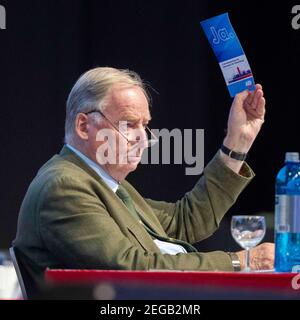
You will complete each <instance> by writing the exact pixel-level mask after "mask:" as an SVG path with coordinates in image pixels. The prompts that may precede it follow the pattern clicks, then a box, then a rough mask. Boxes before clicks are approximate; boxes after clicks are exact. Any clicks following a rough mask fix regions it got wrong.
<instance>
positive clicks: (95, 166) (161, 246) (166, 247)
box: [67, 144, 186, 255]
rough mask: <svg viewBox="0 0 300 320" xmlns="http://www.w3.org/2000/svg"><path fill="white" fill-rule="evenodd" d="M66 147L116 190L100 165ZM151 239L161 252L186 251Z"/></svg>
mask: <svg viewBox="0 0 300 320" xmlns="http://www.w3.org/2000/svg"><path fill="white" fill-rule="evenodd" d="M67 147H68V148H69V149H71V150H72V151H73V152H74V153H75V154H77V156H78V157H79V158H80V159H81V160H83V161H84V162H85V163H86V164H87V165H88V166H89V167H90V168H92V169H93V170H94V171H95V172H96V173H97V174H98V175H99V176H100V178H102V179H103V180H104V182H105V183H106V184H107V185H108V186H109V187H110V188H111V189H112V191H113V192H116V191H117V190H118V187H119V183H118V182H117V181H116V180H115V179H114V178H113V177H112V176H110V175H109V174H108V173H107V172H106V171H105V170H104V169H103V168H102V167H101V166H100V165H98V164H97V163H95V162H94V161H93V160H91V159H90V158H88V157H87V156H86V155H84V154H83V153H82V152H80V151H79V150H77V149H76V148H74V147H72V146H70V145H69V144H67ZM153 241H154V242H155V244H156V245H157V246H158V248H159V250H160V251H161V253H162V254H166V253H167V254H172V255H174V254H177V253H186V250H185V249H184V248H183V247H182V246H180V245H178V244H174V243H169V242H165V241H160V240H158V239H155V240H153Z"/></svg>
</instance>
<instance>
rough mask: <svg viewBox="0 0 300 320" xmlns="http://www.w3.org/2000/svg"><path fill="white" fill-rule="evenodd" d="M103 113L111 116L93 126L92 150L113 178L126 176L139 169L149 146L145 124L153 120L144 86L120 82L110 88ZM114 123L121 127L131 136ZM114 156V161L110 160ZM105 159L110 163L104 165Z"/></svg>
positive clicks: (94, 156)
mask: <svg viewBox="0 0 300 320" xmlns="http://www.w3.org/2000/svg"><path fill="white" fill-rule="evenodd" d="M102 112H103V114H104V116H105V118H107V119H105V118H104V119H103V120H102V121H101V123H100V125H97V124H96V123H94V124H93V125H91V127H90V134H89V140H88V143H89V148H90V151H91V152H92V156H93V158H94V160H96V161H97V162H98V163H100V164H101V165H102V166H103V167H104V168H105V169H106V171H107V172H108V173H110V174H111V175H112V176H113V177H115V176H119V177H124V178H125V177H126V176H127V174H128V173H129V172H131V171H133V170H135V169H136V167H137V165H138V163H139V162H140V161H141V157H142V152H143V150H144V149H145V148H146V147H147V145H146V144H145V142H144V143H143V142H141V141H146V140H147V136H146V133H145V126H146V125H147V124H148V122H149V121H150V119H151V116H150V112H149V106H148V101H147V99H146V96H145V94H144V93H143V90H142V89H141V88H140V87H138V86H132V85H118V86H114V87H112V89H111V90H110V92H109V94H108V96H107V97H106V99H105V103H104V105H103V109H102ZM120 122H121V124H122V125H120ZM113 125H114V126H115V127H117V128H119V130H120V131H121V132H122V133H123V134H124V135H125V136H126V137H127V139H126V138H125V137H124V136H123V135H122V134H120V133H119V132H118V131H117V130H116V129H115V128H114V126H113ZM107 133H109V136H108V137H107ZM107 139H108V140H107ZM128 140H129V142H128ZM111 156H113V161H110V159H111ZM103 158H105V159H106V160H107V162H108V163H105V164H103Z"/></svg>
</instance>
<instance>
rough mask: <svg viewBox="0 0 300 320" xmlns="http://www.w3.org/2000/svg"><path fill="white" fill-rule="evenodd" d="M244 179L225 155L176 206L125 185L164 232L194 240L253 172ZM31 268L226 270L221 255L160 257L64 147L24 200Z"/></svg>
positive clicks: (21, 235) (22, 224) (22, 245)
mask: <svg viewBox="0 0 300 320" xmlns="http://www.w3.org/2000/svg"><path fill="white" fill-rule="evenodd" d="M242 170H243V176H242V175H238V174H236V173H234V172H233V171H232V170H231V169H229V168H228V167H227V166H226V165H225V164H224V163H223V162H222V160H221V159H220V154H219V152H218V153H217V154H216V156H215V157H214V158H213V159H212V160H211V162H210V163H209V164H208V165H207V166H206V168H205V169H204V174H203V175H202V176H201V177H200V179H199V180H198V182H197V183H196V185H195V186H194V188H193V189H192V190H191V191H189V192H187V193H186V194H185V195H184V196H183V197H182V198H181V199H179V200H178V201H176V202H174V203H170V202H164V201H154V200H150V199H145V198H143V197H142V196H141V195H140V194H139V192H138V191H137V190H136V189H135V188H134V187H133V186H132V185H131V184H130V183H129V182H127V181H124V182H122V185H123V186H124V187H125V188H126V190H127V191H128V193H129V194H130V195H131V197H132V199H133V201H134V204H135V206H136V208H137V210H138V211H139V212H140V213H141V214H142V215H143V216H144V219H145V220H146V221H147V222H148V224H149V225H150V226H151V227H152V228H153V229H154V230H155V231H156V232H157V233H158V234H160V235H162V236H169V237H173V238H177V239H180V240H184V241H187V242H189V243H192V244H193V243H195V242H198V241H201V240H203V239H205V238H207V237H209V236H210V235H212V234H213V233H214V231H215V230H216V229H217V228H218V226H219V223H220V221H221V219H222V217H223V215H224V214H225V213H226V211H227V210H228V209H229V208H230V206H231V205H232V204H233V203H234V202H235V201H236V199H237V196H238V195H239V193H240V192H241V191H242V190H243V189H244V187H245V186H246V185H247V184H248V183H249V181H250V180H251V179H252V178H253V176H254V174H253V172H252V170H251V169H250V168H249V166H248V165H247V164H246V163H244V165H243V169H242ZM13 245H14V246H15V247H17V249H19V251H20V252H21V253H22V256H23V258H24V259H25V260H26V261H25V262H26V264H27V266H28V267H29V268H30V269H31V270H33V271H34V272H35V273H41V272H43V271H44V270H45V268H47V267H49V268H76V269H122V270H149V269H171V270H172V269H173V270H228V271H232V270H233V267H232V264H231V259H230V257H229V256H228V255H227V254H226V253H225V252H221V251H214V252H209V253H200V252H196V253H195V252H194V253H180V254H177V255H169V254H162V253H161V252H160V250H159V248H158V247H157V246H156V245H155V243H154V242H153V240H152V238H151V236H150V235H149V234H148V233H147V231H146V230H145V229H144V227H143V226H142V225H140V224H139V223H138V222H137V221H136V220H135V218H134V217H133V216H132V215H131V213H130V211H129V210H128V209H127V207H126V206H125V205H124V204H123V202H122V201H121V200H120V199H119V198H118V196H117V195H116V194H115V193H114V192H113V191H112V190H111V189H110V188H109V187H108V186H107V185H106V183H105V182H104V181H103V180H102V179H101V178H100V177H99V176H98V175H97V174H96V172H95V171H94V170H93V169H91V168H90V167H89V166H87V165H86V164H85V163H84V162H83V161H82V160H81V159H80V158H79V157H78V156H77V155H76V154H75V153H73V152H72V151H71V150H70V149H69V148H67V147H66V146H64V147H63V149H62V150H61V152H60V153H59V154H58V155H55V156H54V157H52V158H51V159H50V160H49V161H48V162H47V163H46V164H44V165H43V166H42V168H41V169H40V170H39V171H38V173H37V175H36V177H35V178H34V179H33V181H32V183H31V184H30V186H29V188H28V191H27V193H26V195H25V198H24V200H23V203H22V206H21V209H20V214H19V219H18V230H17V235H16V239H15V241H14V243H13Z"/></svg>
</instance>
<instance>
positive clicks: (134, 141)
mask: <svg viewBox="0 0 300 320" xmlns="http://www.w3.org/2000/svg"><path fill="white" fill-rule="evenodd" d="M94 112H97V113H99V114H100V115H101V116H102V117H103V118H105V119H106V120H107V122H108V123H109V124H110V125H111V126H112V127H113V128H114V129H115V130H116V131H117V132H118V133H119V134H120V135H121V136H122V137H123V138H124V139H125V140H126V141H127V143H136V142H139V141H136V140H129V139H128V138H127V137H126V135H125V134H124V133H123V132H122V131H120V130H119V128H118V127H117V126H116V125H115V124H114V123H113V122H112V121H111V120H109V119H108V118H107V116H106V115H105V114H104V113H103V112H102V111H100V110H98V109H94V110H91V111H88V112H82V113H83V114H86V115H88V114H90V113H94ZM144 130H145V131H146V130H147V131H148V132H149V133H150V135H151V137H152V138H153V139H148V142H149V144H151V143H152V145H154V144H156V143H157V142H158V140H159V139H158V138H157V136H156V135H155V134H154V133H153V132H152V131H151V129H150V128H149V127H148V126H146V127H145V129H144Z"/></svg>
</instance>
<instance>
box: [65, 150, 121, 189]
mask: <svg viewBox="0 0 300 320" xmlns="http://www.w3.org/2000/svg"><path fill="white" fill-rule="evenodd" d="M66 146H67V147H68V148H69V149H70V150H72V151H73V152H74V153H75V154H77V156H78V157H79V158H81V159H82V160H83V161H84V162H85V163H86V164H87V165H88V166H89V167H90V168H92V169H93V170H94V171H96V173H97V174H98V175H99V176H100V178H102V179H103V180H104V182H105V183H106V184H107V185H108V186H109V187H110V188H111V189H112V191H113V192H116V191H117V189H118V187H119V183H118V182H117V181H116V180H115V179H114V178H113V177H112V176H110V175H109V174H108V173H107V172H106V171H105V170H104V169H103V168H102V167H101V166H100V165H98V164H97V163H95V162H94V161H92V160H91V159H90V158H88V157H87V156H86V155H84V154H83V153H81V152H80V151H79V150H77V149H76V148H74V147H73V146H71V145H69V144H67V145H66Z"/></svg>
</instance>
